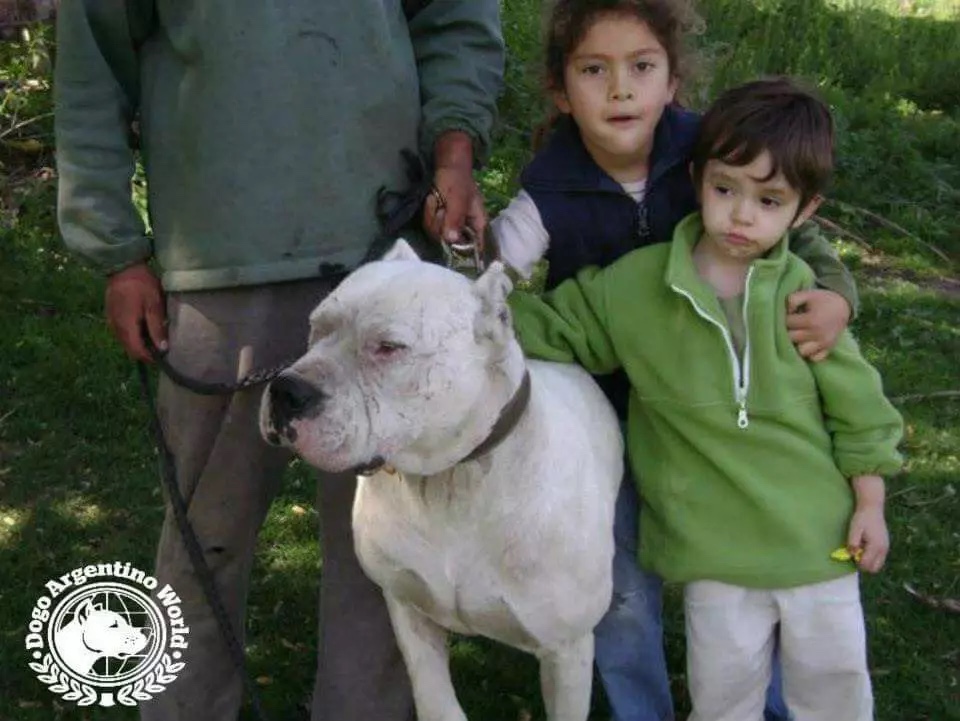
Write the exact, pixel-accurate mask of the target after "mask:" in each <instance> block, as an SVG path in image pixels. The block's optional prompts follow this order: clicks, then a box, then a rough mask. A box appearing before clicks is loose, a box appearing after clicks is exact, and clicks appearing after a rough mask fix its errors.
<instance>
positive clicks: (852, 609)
mask: <svg viewBox="0 0 960 721" xmlns="http://www.w3.org/2000/svg"><path fill="white" fill-rule="evenodd" d="M684 601H685V603H684V605H685V611H686V624H687V681H688V684H689V686H690V696H691V699H692V702H693V713H692V714H691V715H690V716H689V718H688V721H761V720H762V719H763V706H764V697H765V693H766V690H767V685H768V684H769V682H770V669H771V659H772V656H773V649H774V645H775V643H776V638H777V637H776V634H777V633H778V630H777V624H779V638H780V658H781V662H782V666H783V696H784V700H785V701H786V704H787V708H788V709H789V711H790V718H791V719H792V721H873V694H872V692H871V689H870V674H869V672H868V670H867V648H866V632H865V629H864V624H863V609H862V608H861V606H860V587H859V579H858V577H857V575H856V574H850V575H848V576H844V577H842V578H839V579H836V580H833V581H826V582H824V583H816V584H811V585H808V586H797V587H795V588H789V589H783V590H770V589H754V588H742V587H740V586H730V585H728V584H725V583H718V582H716V581H697V582H694V583H690V584H688V585H687V587H686V589H685V593H684Z"/></svg>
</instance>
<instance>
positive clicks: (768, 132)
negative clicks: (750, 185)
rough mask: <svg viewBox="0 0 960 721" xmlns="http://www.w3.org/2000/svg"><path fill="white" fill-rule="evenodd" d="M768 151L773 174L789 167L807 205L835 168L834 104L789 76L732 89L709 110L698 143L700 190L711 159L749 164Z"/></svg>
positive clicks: (793, 183)
mask: <svg viewBox="0 0 960 721" xmlns="http://www.w3.org/2000/svg"><path fill="white" fill-rule="evenodd" d="M764 151H768V152H769V153H770V157H771V160H772V161H773V168H772V170H771V171H770V177H771V178H772V177H773V176H774V175H776V174H777V173H778V172H782V173H783V175H784V177H785V178H786V180H787V182H788V183H789V184H790V187H792V188H793V189H794V190H796V191H797V192H798V193H799V194H800V206H799V210H802V209H803V208H804V207H805V206H806V205H807V203H809V202H810V201H811V200H813V199H814V198H815V197H816V196H818V195H819V194H820V193H822V192H823V190H824V189H826V187H827V184H828V183H829V181H830V176H831V175H832V173H833V118H832V117H831V115H830V108H828V107H827V105H826V104H825V103H824V102H823V100H821V99H820V98H819V97H818V96H817V95H815V94H814V93H813V91H811V90H809V89H807V88H804V87H802V86H801V85H799V84H798V83H797V82H796V81H794V80H792V79H790V78H785V77H776V78H765V79H762V80H755V81H753V82H750V83H746V84H744V85H740V86H737V87H735V88H732V89H730V90H727V91H726V92H725V93H723V94H722V95H720V97H719V98H717V99H716V101H714V103H713V104H712V105H711V106H710V108H709V110H707V112H706V113H705V114H704V116H703V120H702V122H701V126H700V133H699V136H698V138H697V142H696V144H695V145H694V148H693V156H692V170H693V182H694V186H695V187H696V189H697V192H700V184H701V182H702V180H703V170H704V168H705V167H706V165H707V161H709V160H721V161H723V162H724V163H728V164H729V165H737V166H741V165H747V164H749V163H751V162H753V161H754V160H755V159H756V158H757V156H759V155H760V154H761V153H763V152H764ZM768 179H769V178H764V180H768Z"/></svg>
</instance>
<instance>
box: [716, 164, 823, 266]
mask: <svg viewBox="0 0 960 721" xmlns="http://www.w3.org/2000/svg"><path fill="white" fill-rule="evenodd" d="M772 168H773V161H772V159H771V157H770V153H769V152H767V151H764V152H763V153H761V154H760V155H758V156H757V157H756V158H754V159H753V161H752V162H750V163H748V164H747V165H728V164H727V163H724V162H723V161H722V160H716V159H714V160H709V161H707V164H706V167H705V168H704V170H703V179H702V181H701V184H700V188H699V191H700V205H701V210H702V214H703V227H704V239H703V240H704V242H707V243H709V244H710V246H711V249H712V250H714V251H715V252H717V253H718V254H719V255H720V256H723V257H727V258H731V259H738V260H743V261H751V260H754V259H755V258H759V257H761V256H762V255H764V254H765V253H766V252H767V251H768V250H770V249H771V248H772V247H773V246H775V245H776V244H777V242H778V241H779V240H780V239H781V238H782V237H783V235H784V234H785V233H786V232H787V231H788V230H789V229H790V228H793V227H796V226H798V225H800V224H801V223H803V222H804V221H806V220H807V219H808V218H809V217H810V216H811V215H813V213H814V212H815V211H816V209H817V207H818V206H819V205H820V200H821V198H820V197H819V196H817V197H816V198H814V199H813V200H811V201H810V202H809V203H807V205H806V206H805V207H804V208H803V209H802V210H800V212H799V214H798V212H797V211H798V210H799V209H800V194H799V193H798V192H797V191H796V190H795V189H794V188H792V187H791V186H790V184H789V183H787V180H786V178H785V177H784V176H783V173H780V172H778V173H777V174H776V175H774V176H773V177H771V178H769V179H767V180H764V178H767V176H768V175H770V170H771V169H772Z"/></svg>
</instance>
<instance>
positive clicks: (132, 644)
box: [74, 599, 147, 658]
mask: <svg viewBox="0 0 960 721" xmlns="http://www.w3.org/2000/svg"><path fill="white" fill-rule="evenodd" d="M74 622H75V623H77V624H79V626H80V627H81V629H82V633H81V638H82V640H83V645H84V646H85V647H86V648H87V649H89V650H91V651H94V652H96V653H99V654H100V655H101V656H110V657H113V658H123V657H125V656H129V655H130V654H134V653H138V652H140V651H142V650H143V649H144V647H145V646H146V645H147V638H146V636H144V634H143V631H141V630H140V629H138V628H134V627H133V626H131V625H130V623H129V622H128V621H127V619H125V618H124V617H123V616H121V615H120V614H119V613H115V612H114V611H111V610H109V609H106V608H103V607H102V606H100V605H94V603H93V601H92V599H87V600H86V602H85V603H83V604H81V605H80V607H79V608H78V609H77V612H76V616H75V618H74Z"/></svg>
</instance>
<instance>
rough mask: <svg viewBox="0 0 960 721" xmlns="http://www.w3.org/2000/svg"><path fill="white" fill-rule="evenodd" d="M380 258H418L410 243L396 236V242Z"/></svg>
mask: <svg viewBox="0 0 960 721" xmlns="http://www.w3.org/2000/svg"><path fill="white" fill-rule="evenodd" d="M380 260H420V256H419V255H417V251H415V250H414V249H413V248H411V247H410V244H409V243H408V242H407V241H405V240H404V239H403V238H397V240H396V242H395V243H394V244H393V246H392V247H391V248H390V250H388V251H387V252H386V253H384V254H383V257H382V258H381V259H380Z"/></svg>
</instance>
